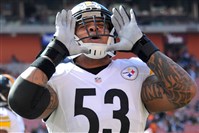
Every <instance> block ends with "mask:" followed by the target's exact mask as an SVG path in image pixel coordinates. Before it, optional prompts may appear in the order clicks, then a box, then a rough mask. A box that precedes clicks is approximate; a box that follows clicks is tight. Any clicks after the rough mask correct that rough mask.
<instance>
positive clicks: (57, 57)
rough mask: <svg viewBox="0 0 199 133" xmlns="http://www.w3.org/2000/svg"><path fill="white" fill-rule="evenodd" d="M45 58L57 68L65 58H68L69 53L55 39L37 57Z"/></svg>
mask: <svg viewBox="0 0 199 133" xmlns="http://www.w3.org/2000/svg"><path fill="white" fill-rule="evenodd" d="M39 56H41V57H42V56H47V57H49V58H50V59H51V61H52V62H53V63H54V65H55V66H57V65H58V64H59V63H60V62H61V61H62V60H63V59H65V58H66V56H69V51H68V49H67V48H66V46H65V45H64V44H63V43H62V42H60V41H59V40H57V39H53V40H52V41H51V42H50V43H49V44H48V45H47V47H46V48H45V49H44V50H43V51H42V52H41V53H40V54H39V55H38V57H39Z"/></svg>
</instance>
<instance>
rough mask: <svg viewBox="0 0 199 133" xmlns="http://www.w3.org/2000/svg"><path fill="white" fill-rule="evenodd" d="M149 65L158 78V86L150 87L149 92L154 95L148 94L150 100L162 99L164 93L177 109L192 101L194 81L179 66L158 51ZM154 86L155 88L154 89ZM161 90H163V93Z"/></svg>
mask: <svg viewBox="0 0 199 133" xmlns="http://www.w3.org/2000/svg"><path fill="white" fill-rule="evenodd" d="M147 65H148V66H149V67H150V69H151V70H152V71H153V72H154V73H155V75H156V76H157V78H158V79H157V80H156V84H151V87H149V88H151V90H150V91H149V92H154V93H151V94H148V96H149V97H148V98H147V99H148V100H153V99H154V98H161V97H162V94H163V93H164V94H166V96H167V98H168V100H169V102H170V103H172V104H173V105H174V106H175V108H179V107H182V106H184V105H186V104H187V103H189V102H190V101H191V99H192V97H191V88H192V87H193V81H192V80H191V78H190V77H189V75H188V74H187V73H186V72H185V70H183V69H182V68H181V67H180V66H179V65H178V64H176V63H175V62H174V61H172V60H171V59H170V58H168V57H167V56H165V55H164V54H162V53H161V52H159V51H158V52H155V53H154V54H153V55H152V56H151V58H150V60H149V61H148V63H147ZM153 85H155V87H152V86H153ZM152 88H153V89H152ZM159 88H162V89H163V90H162V93H160V90H159Z"/></svg>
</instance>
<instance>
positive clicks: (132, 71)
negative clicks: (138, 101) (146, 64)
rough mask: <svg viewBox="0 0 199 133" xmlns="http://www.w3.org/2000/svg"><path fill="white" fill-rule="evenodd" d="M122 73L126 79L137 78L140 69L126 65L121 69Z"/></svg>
mask: <svg viewBox="0 0 199 133" xmlns="http://www.w3.org/2000/svg"><path fill="white" fill-rule="evenodd" d="M121 75H122V77H123V78H124V79H127V80H135V79H136V78H137V76H138V69H137V68H136V67H135V66H129V67H126V68H125V69H123V70H122V71H121Z"/></svg>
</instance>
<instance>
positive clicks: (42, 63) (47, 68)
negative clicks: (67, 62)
mask: <svg viewBox="0 0 199 133" xmlns="http://www.w3.org/2000/svg"><path fill="white" fill-rule="evenodd" d="M30 66H34V67H37V68H39V69H40V70H42V71H43V72H44V73H45V74H46V76H47V77H48V79H50V78H51V76H52V75H53V73H54V72H55V66H54V64H53V63H52V62H51V61H50V60H48V59H46V58H44V57H38V58H37V59H36V60H35V61H34V62H33V63H32V64H31V65H30Z"/></svg>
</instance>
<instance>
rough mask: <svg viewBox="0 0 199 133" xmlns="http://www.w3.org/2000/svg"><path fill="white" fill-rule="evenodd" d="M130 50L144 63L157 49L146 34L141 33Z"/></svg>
mask: <svg viewBox="0 0 199 133" xmlns="http://www.w3.org/2000/svg"><path fill="white" fill-rule="evenodd" d="M131 51H132V52H133V53H134V54H136V55H137V56H138V57H139V58H140V59H141V60H142V61H144V62H145V63H147V62H148V60H149V58H150V57H151V55H152V54H153V53H154V52H156V51H159V49H158V48H157V46H156V45H155V44H154V43H153V42H152V41H151V40H150V39H148V38H147V36H146V35H143V36H142V37H141V38H140V39H139V40H138V41H137V42H136V43H135V44H134V46H133V48H132V49H131Z"/></svg>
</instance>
